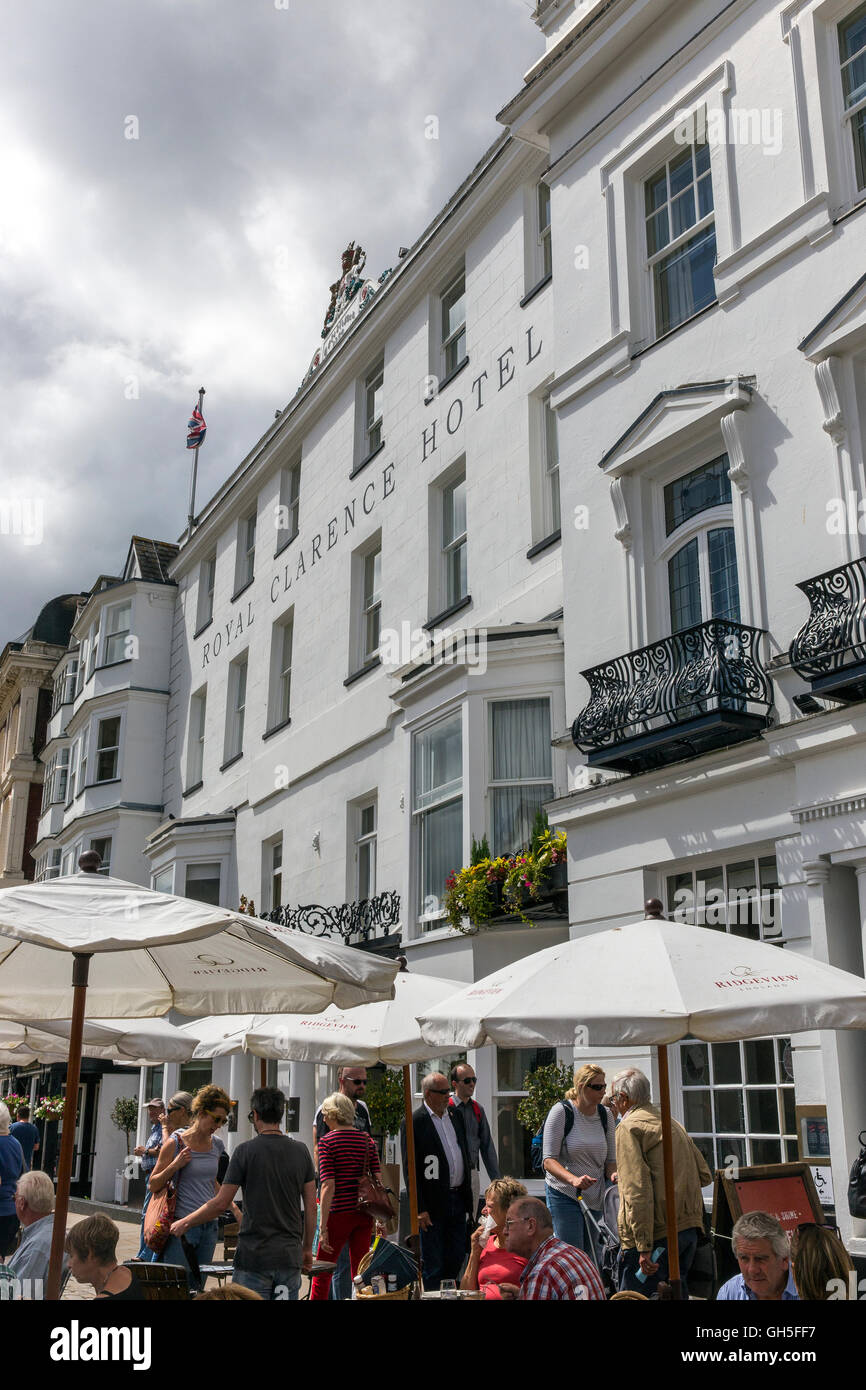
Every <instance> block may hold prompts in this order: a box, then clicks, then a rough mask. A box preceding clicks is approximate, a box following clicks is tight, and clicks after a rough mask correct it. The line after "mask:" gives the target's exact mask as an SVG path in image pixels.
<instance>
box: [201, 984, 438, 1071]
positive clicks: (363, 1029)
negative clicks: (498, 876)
mask: <svg viewBox="0 0 866 1390" xmlns="http://www.w3.org/2000/svg"><path fill="white" fill-rule="evenodd" d="M456 983H457V982H456V981H455V980H441V979H437V978H436V977H435V976H433V975H410V974H408V973H405V972H404V973H402V974H399V975H398V976H397V978H396V979H395V981H394V998H393V999H390V1000H387V1001H384V1002H380V1003H374V1004H361V1005H360V1006H359V1007H358V1008H355V1009H349V1010H341V1009H337V1008H335V1007H334V1006H333V1005H332V1006H331V1007H330V1008H328V1009H325V1011H324V1012H323V1013H320V1014H306V1015H305V1014H268V1015H264V1014H245V1015H241V1016H238V1017H236V1018H232V1017H217V1018H205V1019H198V1020H196V1022H195V1023H194V1024H188V1025H184V1026H183V1028H182V1029H181V1031H184V1028H186V1027H189V1028H190V1029H194V1031H195V1032H196V1033H197V1034H198V1036H199V1039H200V1041H199V1044H198V1046H197V1047H196V1049H195V1052H194V1053H193V1056H194V1057H223V1056H226V1055H227V1054H229V1053H232V1052H251V1053H253V1055H254V1056H256V1057H267V1058H276V1059H277V1060H278V1061H292V1062H320V1063H328V1062H330V1063H345V1064H347V1065H348V1064H352V1065H354V1066H374V1065H375V1064H376V1063H377V1062H384V1063H385V1064H386V1065H388V1066H405V1065H407V1064H408V1063H410V1062H423V1061H425V1060H426V1058H427V1057H429V1056H430V1046H429V1044H428V1043H427V1042H425V1040H424V1039H423V1037H422V1036H421V1029H420V1028H419V1026H418V1023H417V1017H416V1016H417V1015H418V1014H419V1013H421V1012H422V1011H423V1010H425V1009H428V1008H433V1007H434V1006H435V1005H436V1004H438V1003H439V1002H440V1001H441V1000H443V999H446V998H447V997H448V996H449V995H451V994H453V993H454V988H455V984H456ZM454 1050H457V1049H454Z"/></svg>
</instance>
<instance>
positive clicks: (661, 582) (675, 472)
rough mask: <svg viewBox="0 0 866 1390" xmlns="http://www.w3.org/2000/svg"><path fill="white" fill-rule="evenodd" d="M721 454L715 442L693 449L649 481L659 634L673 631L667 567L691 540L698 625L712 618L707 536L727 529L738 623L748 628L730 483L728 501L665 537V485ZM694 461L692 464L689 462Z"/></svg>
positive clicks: (743, 574) (689, 520)
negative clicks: (733, 557)
mask: <svg viewBox="0 0 866 1390" xmlns="http://www.w3.org/2000/svg"><path fill="white" fill-rule="evenodd" d="M723 453H724V450H722V451H721V452H720V451H719V450H718V447H717V444H716V441H712V442H711V443H706V444H703V445H698V446H695V448H694V449H693V450H692V451H691V455H690V459H689V461H688V462H685V460H684V458H683V457H680V458H679V459H677V460H676V461H675V462H674V461H671V463H670V464H669V466H668V467H666V468H665V469H664V470H663V471H661V472H659V473H657V474H656V476H655V477H654V479H653V531H654V547H653V554H652V564H653V568H654V573H655V586H654V587H655V600H656V613H657V615H658V620H659V621H658V627H657V629H656V631H657V632H658V633H659V634H664V635H665V636H670V635H671V632H672V630H673V617H672V614H671V604H670V588H669V579H668V565H669V563H670V561H671V560H672V559H673V557H674V555H675V554H676V553H677V551H679V550H681V549H682V548H683V546H685V545H687V544H688V542H689V541H690V540H692V539H693V538H694V537H697V538H698V556H699V564H700V567H701V568H700V576H701V622H708V621H709V619H710V618H711V617H712V614H711V613H710V611H709V603H710V575H709V558H708V546H709V542H708V540H707V536H708V534H709V532H710V531H717V530H721V529H726V528H729V529H731V530H732V531H733V532H734V550H735V553H736V556H737V587H738V590H739V595H740V618H739V621H740V622H742V623H745V624H748V619H747V618H746V617H745V616H744V615H743V594H744V585H745V584H746V583H747V582H748V580H747V576H746V574H745V572H744V557H743V554H742V541H741V538H740V535H739V526H738V523H737V519H736V515H735V508H734V496H735V492H736V488H735V485H734V484H733V483H731V501H730V502H726V503H723V504H722V505H721V506H718V507H708V508H707V509H706V511H702V512H698V513H697V514H696V515H695V516H692V517H689V519H688V520H687V521H684V522H683V523H682V525H681V526H678V527H677V528H676V530H674V531H672V532H671V534H670V535H667V529H666V518H665V488H666V487H667V486H668V484H670V483H673V482H676V481H677V479H678V478H682V477H684V476H685V475H686V474H687V473H693V472H695V471H696V469H698V468H700V467H702V466H703V465H704V464H709V463H713V462H714V460H715V459H717V458H720V457H721V456H722V454H723ZM691 460H694V461H691ZM729 462H730V460H729Z"/></svg>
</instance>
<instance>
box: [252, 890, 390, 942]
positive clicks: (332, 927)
mask: <svg viewBox="0 0 866 1390" xmlns="http://www.w3.org/2000/svg"><path fill="white" fill-rule="evenodd" d="M261 916H262V920H263V921H265V922H273V923H274V924H275V925H276V926H279V927H289V928H290V929H291V930H292V931H301V932H305V933H306V934H307V935H308V936H340V937H342V938H343V940H344V941H345V942H346V943H347V944H355V943H357V942H358V941H371V940H373V939H374V938H376V937H378V936H379V935H384V936H387V935H389V934H390V932H391V929H392V928H395V927H399V925H400V894H399V893H392V892H389V893H379V894H378V895H377V896H376V897H375V898H364V899H363V900H362V901H361V902H357V903H336V904H335V905H334V906H333V907H324V906H322V905H321V904H320V903H311V904H309V905H307V906H306V907H288V906H286V907H278V908H276V909H275V910H274V911H273V912H263V913H262V914H261Z"/></svg>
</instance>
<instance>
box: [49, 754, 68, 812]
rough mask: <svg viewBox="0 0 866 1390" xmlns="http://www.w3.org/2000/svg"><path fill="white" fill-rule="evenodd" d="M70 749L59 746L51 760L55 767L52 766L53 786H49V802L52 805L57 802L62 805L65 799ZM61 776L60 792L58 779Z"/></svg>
mask: <svg viewBox="0 0 866 1390" xmlns="http://www.w3.org/2000/svg"><path fill="white" fill-rule="evenodd" d="M70 751H71V750H70V749H69V748H59V749H58V750H57V756H56V758H55V759H53V762H54V763H55V767H54V785H53V787H52V788H51V804H52V805H56V804H59V805H61V806H62V805H63V804H64V802H65V801H66V788H67V784H68V781H69V754H70ZM64 755H65V756H64ZM61 777H62V778H63V791H62V793H61V791H60V779H61Z"/></svg>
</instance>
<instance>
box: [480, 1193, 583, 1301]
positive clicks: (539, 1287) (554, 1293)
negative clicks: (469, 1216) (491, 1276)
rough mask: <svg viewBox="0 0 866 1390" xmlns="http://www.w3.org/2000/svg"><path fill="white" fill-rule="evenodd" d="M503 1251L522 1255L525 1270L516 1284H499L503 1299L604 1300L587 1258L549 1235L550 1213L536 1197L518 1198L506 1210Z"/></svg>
mask: <svg viewBox="0 0 866 1390" xmlns="http://www.w3.org/2000/svg"><path fill="white" fill-rule="evenodd" d="M505 1248H506V1249H507V1250H510V1251H511V1253H512V1254H514V1255H522V1256H523V1258H524V1259H525V1260H526V1268H525V1269H524V1270H523V1272H522V1274H521V1276H520V1287H519V1288H518V1287H517V1285H516V1284H500V1285H499V1290H500V1293H501V1294H502V1297H503V1298H518V1299H521V1300H524V1301H525V1300H530V1299H531V1300H532V1301H533V1302H534V1301H541V1300H558V1301H560V1302H572V1303H584V1302H589V1301H590V1300H597V1301H599V1302H603V1301H604V1286H603V1284H602V1282H601V1278H600V1276H599V1273H598V1270H597V1269H596V1267H595V1265H594V1264H593V1262H592V1260H591V1259H590V1258H589V1256H588V1255H585V1254H584V1253H583V1251H582V1250H578V1249H576V1248H575V1246H573V1245H566V1243H565V1241H564V1240H557V1239H556V1237H555V1235H554V1234H553V1221H552V1220H551V1216H550V1212H549V1211H548V1209H547V1207H546V1206H545V1205H544V1202H539V1200H538V1198H537V1197H521V1198H518V1200H517V1201H516V1202H512V1204H511V1206H510V1207H509V1208H508V1218H507V1220H506V1222H505Z"/></svg>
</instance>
